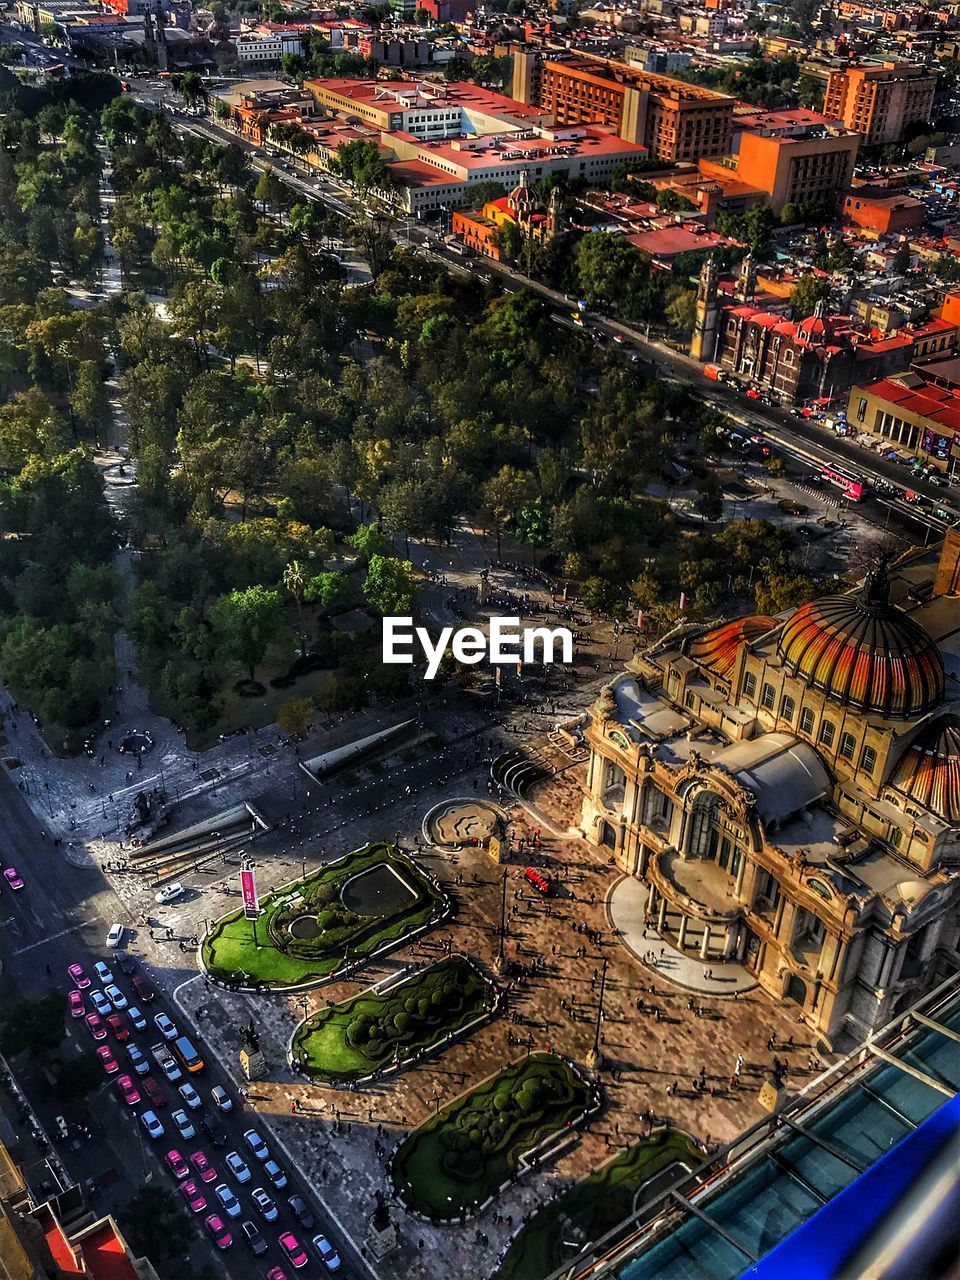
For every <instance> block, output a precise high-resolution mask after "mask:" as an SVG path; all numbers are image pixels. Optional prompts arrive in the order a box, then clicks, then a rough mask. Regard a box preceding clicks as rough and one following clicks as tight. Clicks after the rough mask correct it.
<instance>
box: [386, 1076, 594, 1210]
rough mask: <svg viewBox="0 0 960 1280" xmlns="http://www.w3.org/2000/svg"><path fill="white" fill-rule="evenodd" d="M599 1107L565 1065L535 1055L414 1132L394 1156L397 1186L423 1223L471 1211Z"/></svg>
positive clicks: (590, 1088)
mask: <svg viewBox="0 0 960 1280" xmlns="http://www.w3.org/2000/svg"><path fill="white" fill-rule="evenodd" d="M598 1105H599V1098H598V1096H597V1091H596V1088H595V1086H593V1085H591V1084H590V1083H589V1082H588V1081H587V1080H585V1079H584V1078H583V1077H582V1076H581V1075H579V1073H578V1072H576V1071H575V1070H574V1069H573V1068H572V1067H571V1066H570V1065H569V1064H568V1063H566V1062H564V1061H563V1059H562V1058H558V1057H556V1056H555V1055H553V1054H548V1053H536V1054H533V1055H532V1056H531V1057H529V1058H524V1059H523V1060H522V1061H520V1062H515V1063H513V1065H512V1066H509V1067H505V1068H504V1069H503V1071H499V1072H497V1074H496V1075H495V1076H492V1077H491V1078H490V1079H489V1080H485V1081H484V1082H483V1083H482V1084H479V1085H477V1087H476V1088H475V1089H471V1091H470V1092H469V1093H467V1094H465V1095H464V1096H463V1097H462V1098H458V1099H457V1100H456V1101H454V1102H452V1103H450V1105H449V1106H447V1107H444V1109H443V1110H442V1111H441V1112H440V1113H439V1114H438V1115H436V1116H431V1117H430V1119H429V1120H425V1121H424V1123H423V1124H421V1125H419V1126H418V1127H417V1128H416V1129H414V1131H413V1132H412V1133H411V1134H410V1135H409V1137H407V1138H406V1139H405V1140H404V1141H403V1142H402V1143H401V1144H400V1146H399V1147H398V1148H397V1151H396V1154H395V1155H394V1158H393V1163H392V1166H391V1167H392V1172H393V1181H394V1185H395V1186H396V1188H397V1191H398V1192H399V1193H400V1195H401V1196H402V1197H403V1199H404V1201H405V1202H406V1203H407V1204H408V1205H409V1207H410V1208H411V1209H413V1210H415V1211H417V1212H419V1213H422V1214H424V1215H425V1216H427V1217H430V1218H434V1219H445V1218H456V1217H459V1216H460V1214H461V1213H462V1212H463V1211H466V1212H472V1211H473V1210H474V1209H475V1208H476V1207H477V1206H478V1205H481V1204H483V1203H484V1201H485V1200H487V1199H488V1197H490V1196H492V1195H494V1194H495V1193H496V1192H497V1191H498V1190H499V1189H500V1188H501V1186H503V1184H504V1183H506V1182H508V1181H509V1180H510V1178H512V1177H513V1176H514V1174H516V1173H517V1172H518V1171H519V1170H520V1168H521V1163H520V1162H521V1157H523V1156H524V1154H525V1153H527V1152H529V1151H531V1150H532V1149H533V1148H534V1147H536V1146H538V1145H539V1144H541V1143H543V1142H545V1141H546V1140H547V1139H548V1138H550V1137H552V1136H553V1135H554V1134H558V1133H560V1132H562V1131H563V1130H564V1129H565V1128H568V1127H570V1126H572V1125H574V1124H576V1123H577V1122H578V1121H579V1120H580V1119H581V1118H582V1117H583V1116H584V1115H585V1114H586V1113H587V1112H588V1111H590V1110H591V1109H592V1108H594V1107H595V1106H598Z"/></svg>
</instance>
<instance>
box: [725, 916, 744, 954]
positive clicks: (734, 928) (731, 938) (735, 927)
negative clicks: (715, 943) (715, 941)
mask: <svg viewBox="0 0 960 1280" xmlns="http://www.w3.org/2000/svg"><path fill="white" fill-rule="evenodd" d="M739 944H740V922H739V921H738V920H734V922H733V924H728V925H727V937H726V941H725V942H724V944H723V958H724V960H731V959H732V958H733V957H734V955H735V954H736V951H737V947H738V946H739Z"/></svg>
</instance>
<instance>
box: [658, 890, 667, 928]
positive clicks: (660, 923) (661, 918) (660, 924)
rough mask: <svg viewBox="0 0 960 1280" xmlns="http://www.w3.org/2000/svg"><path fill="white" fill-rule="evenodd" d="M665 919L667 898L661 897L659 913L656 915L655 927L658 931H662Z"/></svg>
mask: <svg viewBox="0 0 960 1280" xmlns="http://www.w3.org/2000/svg"><path fill="white" fill-rule="evenodd" d="M666 919H667V900H666V898H661V899H660V913H659V915H658V916H657V929H658V931H659V932H660V933H663V926H664V924H665V923H666Z"/></svg>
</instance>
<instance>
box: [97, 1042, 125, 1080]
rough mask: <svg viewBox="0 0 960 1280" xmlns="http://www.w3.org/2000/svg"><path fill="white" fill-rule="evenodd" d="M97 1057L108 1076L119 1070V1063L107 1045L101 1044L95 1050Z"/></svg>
mask: <svg viewBox="0 0 960 1280" xmlns="http://www.w3.org/2000/svg"><path fill="white" fill-rule="evenodd" d="M97 1057H98V1058H99V1059H100V1065H101V1067H103V1069H104V1071H105V1072H106V1073H107V1075H108V1076H114V1075H116V1074H117V1072H118V1071H119V1070H120V1064H119V1062H117V1060H116V1058H115V1057H114V1056H113V1050H112V1049H111V1048H110V1046H109V1045H105V1044H102V1045H101V1046H100V1048H99V1049H98V1050H97Z"/></svg>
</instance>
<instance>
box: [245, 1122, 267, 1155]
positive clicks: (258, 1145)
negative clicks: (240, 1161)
mask: <svg viewBox="0 0 960 1280" xmlns="http://www.w3.org/2000/svg"><path fill="white" fill-rule="evenodd" d="M243 1140H244V1142H245V1143H246V1144H247V1146H248V1147H249V1148H250V1150H251V1151H252V1152H253V1154H254V1155H255V1156H256V1158H257V1159H258V1160H268V1159H269V1158H270V1148H269V1147H268V1146H267V1144H266V1143H265V1142H264V1140H263V1138H261V1137H260V1134H259V1133H257V1131H256V1129H247V1130H246V1132H245V1133H244V1135H243Z"/></svg>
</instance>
